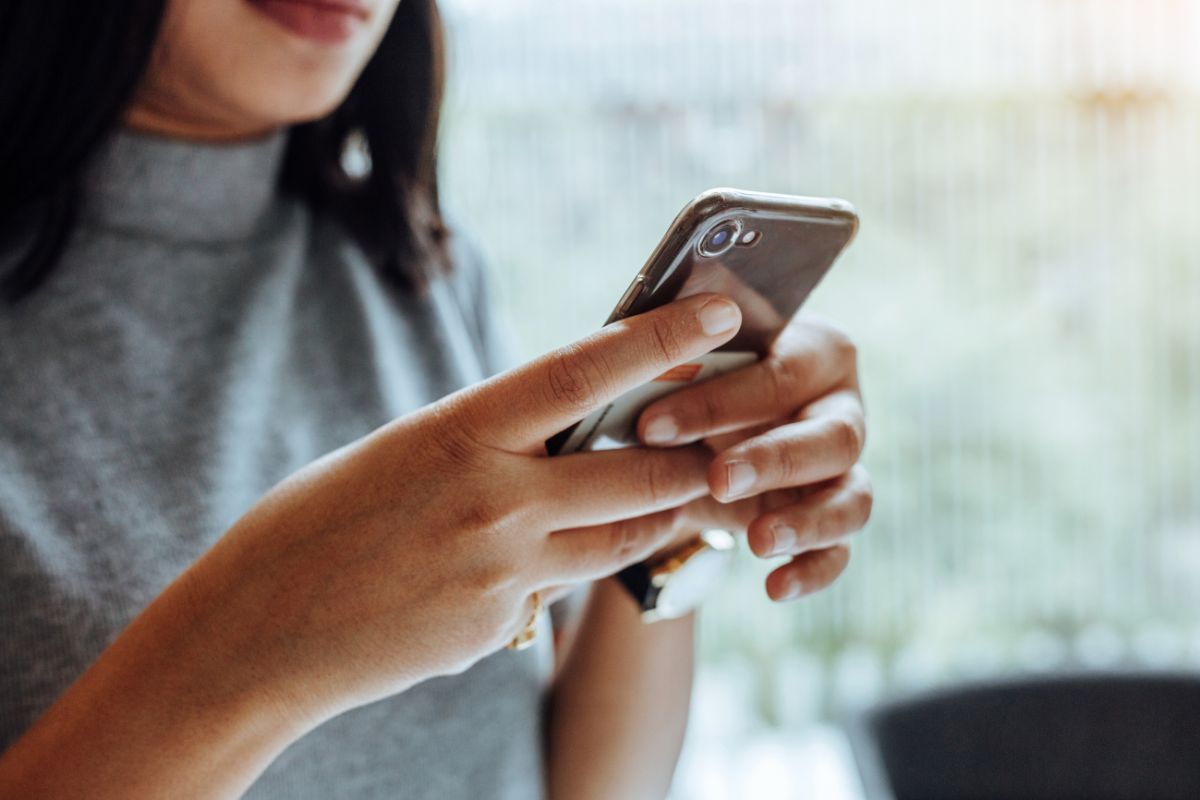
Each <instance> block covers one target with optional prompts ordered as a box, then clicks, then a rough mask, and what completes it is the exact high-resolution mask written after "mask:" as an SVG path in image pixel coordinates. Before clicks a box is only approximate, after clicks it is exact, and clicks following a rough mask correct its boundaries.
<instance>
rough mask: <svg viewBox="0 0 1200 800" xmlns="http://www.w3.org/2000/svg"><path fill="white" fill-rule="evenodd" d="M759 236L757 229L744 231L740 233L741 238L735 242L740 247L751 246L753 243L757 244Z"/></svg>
mask: <svg viewBox="0 0 1200 800" xmlns="http://www.w3.org/2000/svg"><path fill="white" fill-rule="evenodd" d="M759 238H761V237H760V236H759V233H758V231H746V232H745V233H743V234H742V235H741V238H739V239H738V242H737V243H738V244H740V245H741V246H742V247H753V246H754V245H756V244H758V240H759Z"/></svg>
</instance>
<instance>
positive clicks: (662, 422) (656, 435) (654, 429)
mask: <svg viewBox="0 0 1200 800" xmlns="http://www.w3.org/2000/svg"><path fill="white" fill-rule="evenodd" d="M678 435H679V425H678V423H676V422H675V418H674V417H672V416H671V415H670V414H663V415H661V416H658V417H655V418H654V419H652V420H650V421H649V422H648V423H646V441H647V442H649V443H650V444H670V443H671V442H673V441H675V437H676V436H678Z"/></svg>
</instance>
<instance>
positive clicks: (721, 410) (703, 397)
mask: <svg viewBox="0 0 1200 800" xmlns="http://www.w3.org/2000/svg"><path fill="white" fill-rule="evenodd" d="M698 394H699V399H700V402H699V404H697V406H696V410H697V412H698V413H699V416H700V418H699V420H697V422H698V423H699V426H698V427H699V428H700V429H701V430H713V429H714V428H717V427H718V426H719V425H720V424H721V420H723V419H724V418H725V407H724V406H723V405H722V403H721V400H720V398H718V397H717V396H716V395H715V394H714V393H713V392H705V391H701V392H698Z"/></svg>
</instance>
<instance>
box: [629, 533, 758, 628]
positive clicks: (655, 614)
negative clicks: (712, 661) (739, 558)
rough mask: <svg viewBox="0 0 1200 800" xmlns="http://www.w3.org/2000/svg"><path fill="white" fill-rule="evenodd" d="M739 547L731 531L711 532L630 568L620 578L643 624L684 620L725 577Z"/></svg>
mask: <svg viewBox="0 0 1200 800" xmlns="http://www.w3.org/2000/svg"><path fill="white" fill-rule="evenodd" d="M736 546H737V542H736V540H735V539H734V538H733V534H731V533H730V532H729V531H725V530H721V529H719V528H710V529H708V530H705V531H701V532H700V534H699V535H698V536H697V537H696V538H695V539H692V540H691V541H687V542H684V543H683V544H681V545H677V546H675V547H673V548H671V549H670V550H667V551H666V552H664V553H660V554H658V555H657V556H655V557H653V558H652V559H649V560H647V561H643V562H642V563H640V564H634V565H633V566H630V567H626V568H625V569H623V570H621V571H620V572H618V573H617V578H618V580H620V582H621V585H623V586H624V587H625V588H626V589H627V590H628V591H629V593H630V594H631V595H633V599H634V601H635V602H637V604H638V607H639V608H641V610H642V621H643V622H657V621H658V620H660V619H674V618H676V617H682V616H683V615H684V614H686V613H688V612H689V611H691V610H692V609H694V608H695V607H696V606H697V605H699V604H700V601H701V600H703V599H704V597H705V596H707V595H708V593H709V592H710V591H711V590H712V589H713V587H714V586H716V584H717V583H718V582H719V581H720V580H721V578H722V577H724V575H725V573H726V572H727V571H728V569H729V565H730V564H731V563H732V562H733V556H734V552H735V549H736Z"/></svg>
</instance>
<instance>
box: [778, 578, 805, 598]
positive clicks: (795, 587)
mask: <svg viewBox="0 0 1200 800" xmlns="http://www.w3.org/2000/svg"><path fill="white" fill-rule="evenodd" d="M802 594H804V584H802V583H800V579H799V578H797V577H796V576H795V575H792V576H791V577H789V578H788V580H787V588H786V589H784V590H783V596H782V597H781V598H779V599H780V600H795V599H796V598H797V597H799V596H800V595H802Z"/></svg>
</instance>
